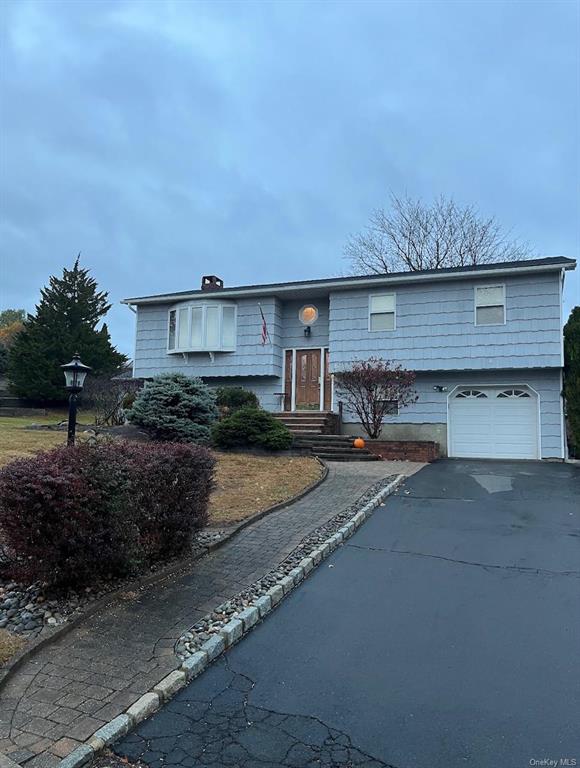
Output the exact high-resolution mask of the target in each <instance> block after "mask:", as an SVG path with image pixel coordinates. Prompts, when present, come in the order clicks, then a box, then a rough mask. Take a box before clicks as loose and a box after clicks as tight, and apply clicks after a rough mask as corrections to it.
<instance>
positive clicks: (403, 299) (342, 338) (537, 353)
mask: <svg viewBox="0 0 580 768" xmlns="http://www.w3.org/2000/svg"><path fill="white" fill-rule="evenodd" d="M501 282H503V283H505V286H506V323H505V325H492V326H490V325H487V326H485V325H483V326H481V325H480V326H476V325H475V322H474V290H475V286H476V285H486V284H487V283H488V281H486V280H481V279H480V280H475V279H474V280H464V281H461V282H452V281H449V282H441V283H433V284H432V285H430V286H429V285H425V284H423V285H407V286H403V285H402V286H398V287H396V288H393V289H391V290H390V291H389V292H395V293H396V305H397V312H396V329H395V330H394V331H378V332H371V331H369V329H368V310H369V294H370V292H369V291H368V290H364V291H363V290H356V291H341V292H334V293H332V294H331V296H330V328H329V337H330V340H329V347H330V365H331V370H332V371H337V370H340V369H341V368H342V367H345V366H348V365H349V364H350V363H351V362H352V361H353V360H356V359H365V358H368V357H369V356H371V355H375V356H378V357H385V358H388V359H391V360H395V361H397V362H400V363H401V364H402V365H403V366H405V367H407V368H412V369H414V370H419V371H431V370H468V369H469V370H482V369H490V368H494V369H495V368H515V367H518V368H519V367H536V366H537V367H550V366H560V365H561V364H562V361H561V330H560V327H561V326H560V322H561V321H560V284H559V275H558V274H557V273H554V274H547V275H534V276H523V275H522V276H515V277H509V278H505V279H504V280H503V281H501ZM385 292H386V291H385ZM375 293H376V291H375Z"/></svg>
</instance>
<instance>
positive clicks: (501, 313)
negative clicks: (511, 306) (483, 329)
mask: <svg viewBox="0 0 580 768" xmlns="http://www.w3.org/2000/svg"><path fill="white" fill-rule="evenodd" d="M504 323H505V285H478V286H476V287H475V324H476V325H503V324H504Z"/></svg>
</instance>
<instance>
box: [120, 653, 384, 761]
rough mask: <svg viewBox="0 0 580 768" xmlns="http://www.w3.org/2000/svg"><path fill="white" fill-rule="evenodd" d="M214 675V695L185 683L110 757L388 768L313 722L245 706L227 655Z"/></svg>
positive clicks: (247, 685)
mask: <svg viewBox="0 0 580 768" xmlns="http://www.w3.org/2000/svg"><path fill="white" fill-rule="evenodd" d="M216 671H219V673H220V674H223V673H224V671H225V673H226V675H225V677H226V679H225V681H224V683H223V685H220V686H219V688H218V690H217V692H215V693H213V695H211V696H209V697H204V698H203V699H196V698H194V697H195V683H194V684H192V686H191V687H189V688H186V689H185V690H184V691H182V692H181V693H180V694H179V695H178V696H177V697H176V698H175V699H173V700H172V701H170V702H169V703H168V704H167V705H166V706H165V707H164V708H163V709H162V710H160V711H159V712H158V713H156V714H155V715H154V716H153V717H152V718H151V720H149V721H147V722H146V723H143V724H142V725H141V726H140V727H139V728H138V729H137V731H135V732H134V733H132V734H129V735H128V736H126V737H125V738H124V739H123V740H122V741H121V742H120V743H119V744H117V745H116V746H115V747H114V751H115V753H116V754H117V755H119V756H121V757H124V758H127V759H128V760H130V761H132V762H137V761H139V762H141V763H145V764H146V765H150V766H151V768H161V767H162V766H165V765H171V766H182V768H190V766H191V765H192V762H193V763H194V764H197V761H201V762H200V764H203V765H204V766H206V767H207V768H225V766H232V768H258V767H259V766H261V765H264V766H268V767H269V768H273V767H274V766H276V768H304V766H310V765H324V766H327V768H395V766H393V765H390V764H389V763H385V762H384V761H383V760H379V759H377V758H375V757H372V756H371V755H369V754H368V753H366V752H364V751H363V750H361V749H358V748H357V747H355V746H353V744H352V740H351V738H350V736H348V734H346V733H343V732H342V731H340V730H337V729H335V728H331V727H330V726H328V725H327V724H326V723H324V722H323V721H322V720H320V719H319V718H317V717H314V716H311V715H296V714H290V713H288V712H280V711H278V710H275V709H269V708H267V707H260V706H256V705H254V704H252V703H251V702H250V693H251V691H252V690H253V689H254V687H255V685H256V683H255V681H254V680H252V678H250V677H249V676H248V675H246V674H243V673H242V672H239V671H237V670H235V669H234V668H233V666H232V664H231V660H230V659H229V657H228V655H226V656H225V657H223V660H222V668H221V670H219V667H218V668H217V669H216ZM208 674H209V675H211V674H212V671H211V670H210V671H209V672H208Z"/></svg>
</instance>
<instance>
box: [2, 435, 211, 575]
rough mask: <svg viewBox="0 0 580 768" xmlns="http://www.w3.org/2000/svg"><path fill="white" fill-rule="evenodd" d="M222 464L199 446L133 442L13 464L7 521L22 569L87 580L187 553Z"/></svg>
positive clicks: (6, 471) (6, 534) (5, 476)
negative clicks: (216, 469) (216, 465)
mask: <svg viewBox="0 0 580 768" xmlns="http://www.w3.org/2000/svg"><path fill="white" fill-rule="evenodd" d="M214 465H215V460H214V458H213V457H212V455H211V453H210V452H209V451H208V450H207V449H206V448H202V447H200V446H194V445H186V444H179V443H150V444H143V443H128V442H111V443H104V444H97V445H77V446H75V447H73V448H67V447H62V448H56V449H55V450H52V451H48V452H46V453H41V454H38V455H37V456H34V457H32V458H26V459H18V460H16V461H14V462H12V463H11V464H8V465H7V466H5V467H4V468H3V469H1V470H0V529H1V531H2V536H3V540H4V542H5V544H6V545H7V548H8V552H9V554H10V556H11V557H12V560H13V563H14V571H15V573H18V574H19V575H22V576H26V577H28V578H31V579H35V580H36V579H42V580H44V581H47V582H49V583H51V584H55V585H61V586H80V585H83V584H88V583H92V582H95V581H100V580H103V579H106V578H111V577H115V576H123V575H127V574H131V573H137V572H139V571H140V570H143V569H144V568H146V567H147V566H149V565H151V564H152V563H155V562H157V561H160V560H164V559H167V558H169V557H172V556H175V555H180V554H183V553H184V552H186V551H187V550H188V548H189V546H190V544H191V540H192V536H193V534H194V533H195V531H197V530H199V529H200V528H202V527H203V526H204V525H205V523H206V522H207V514H208V512H207V505H208V500H209V494H210V491H211V488H212V483H213V473H214Z"/></svg>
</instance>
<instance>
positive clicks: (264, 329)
mask: <svg viewBox="0 0 580 768" xmlns="http://www.w3.org/2000/svg"><path fill="white" fill-rule="evenodd" d="M258 306H259V307H260V314H261V315H262V346H264V344H265V343H266V342H267V341H270V334H269V333H268V324H267V323H266V318H265V317H264V313H263V312H262V306H261V305H260V304H258Z"/></svg>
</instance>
